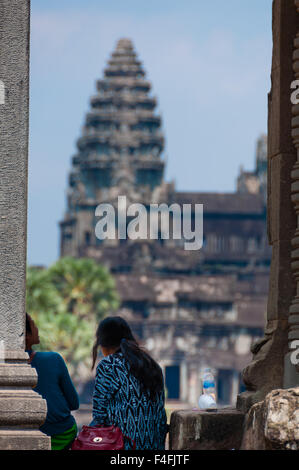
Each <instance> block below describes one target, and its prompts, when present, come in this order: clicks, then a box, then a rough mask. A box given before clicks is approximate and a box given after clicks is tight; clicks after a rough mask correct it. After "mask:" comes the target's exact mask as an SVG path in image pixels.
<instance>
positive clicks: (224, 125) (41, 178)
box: [28, 0, 272, 265]
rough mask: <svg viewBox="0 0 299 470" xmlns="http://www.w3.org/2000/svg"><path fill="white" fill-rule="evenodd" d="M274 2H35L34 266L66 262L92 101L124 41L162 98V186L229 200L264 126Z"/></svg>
mask: <svg viewBox="0 0 299 470" xmlns="http://www.w3.org/2000/svg"><path fill="white" fill-rule="evenodd" d="M271 7H272V0H250V2H246V1H245V0H226V1H225V2H224V1H223V0H213V2H211V1H207V0H185V1H182V0H171V1H170V0H151V1H150V2H149V1H146V0H138V1H137V0H126V1H123V0H110V1H109V2H107V0H105V1H104V0H31V10H32V11H31V65H30V67H31V72H30V74H31V78H30V80H31V84H30V143H29V183H28V184H29V185H28V205H29V207H28V212H29V213H28V263H29V264H31V265H33V264H34V265H49V264H51V263H53V262H55V261H56V260H57V258H58V257H59V225H58V223H59V221H60V220H62V218H63V214H64V212H65V209H66V188H67V177H68V172H69V170H70V162H71V157H72V156H73V155H74V154H75V153H76V140H77V139H78V137H79V136H80V132H81V128H82V126H83V124H84V120H85V115H86V112H87V111H88V109H89V99H90V97H91V96H92V95H94V94H95V82H96V79H98V78H101V77H102V74H103V69H104V68H105V66H106V62H107V59H108V58H109V55H110V54H111V52H112V50H113V49H114V47H115V45H116V42H117V40H118V39H119V38H121V37H128V38H131V39H132V40H133V42H134V45H135V48H136V51H137V53H138V55H139V58H140V59H141V60H142V62H143V65H144V68H145V71H146V72H147V77H148V78H149V79H150V80H151V82H152V84H153V94H154V96H156V97H157V98H158V103H159V107H158V112H159V113H160V114H161V115H162V119H163V131H164V133H165V137H166V148H165V152H164V158H166V159H167V168H166V174H165V177H166V180H168V181H170V180H174V181H175V183H176V188H177V190H180V191H200V192H207V191H208V192H209V191H216V192H227V191H228V192H231V191H234V190H235V184H236V178H237V175H238V173H239V169H240V166H241V165H243V167H244V168H245V169H247V170H252V169H253V168H254V158H255V145H256V139H257V138H258V136H259V135H260V134H261V133H265V132H266V130H267V94H268V92H269V91H270V86H271V82H270V72H271V54H272V32H271V21H272V13H271Z"/></svg>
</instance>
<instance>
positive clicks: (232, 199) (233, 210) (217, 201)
mask: <svg viewBox="0 0 299 470" xmlns="http://www.w3.org/2000/svg"><path fill="white" fill-rule="evenodd" d="M175 202H177V203H178V204H192V205H193V204H203V205H204V213H222V214H251V213H252V214H263V213H264V211H265V203H264V201H263V198H262V197H261V196H259V195H256V194H249V193H243V194H240V193H212V192H211V193H200V192H198V193H196V192H176V193H175Z"/></svg>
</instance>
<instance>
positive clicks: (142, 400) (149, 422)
mask: <svg viewBox="0 0 299 470" xmlns="http://www.w3.org/2000/svg"><path fill="white" fill-rule="evenodd" d="M164 400H165V399H164V390H163V391H161V393H159V394H157V397H156V400H155V401H152V400H150V399H149V397H148V395H147V394H146V393H142V392H141V389H140V384H139V381H138V380H137V379H136V378H135V377H134V376H133V375H132V374H130V372H129V366H128V363H127V361H126V360H125V358H124V356H123V354H122V353H121V352H116V353H114V354H111V355H109V356H107V357H105V358H104V359H103V360H102V361H101V362H100V363H99V365H98V367H97V373H96V380H95V390H94V395H93V421H92V423H91V425H96V424H105V425H107V426H109V425H115V426H117V427H119V428H120V429H121V431H122V433H123V435H125V436H128V437H130V438H131V439H133V440H134V441H135V443H136V449H150V450H163V449H164V448H165V436H166V427H167V424H166V423H167V420H166V412H165V408H164ZM125 449H127V450H128V449H132V447H131V444H130V441H128V440H127V439H126V440H125Z"/></svg>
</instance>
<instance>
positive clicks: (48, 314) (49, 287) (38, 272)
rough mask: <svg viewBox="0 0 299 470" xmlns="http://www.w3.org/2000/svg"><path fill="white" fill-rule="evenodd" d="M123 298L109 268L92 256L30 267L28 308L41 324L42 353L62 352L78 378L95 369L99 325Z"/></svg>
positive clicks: (39, 324) (38, 324)
mask: <svg viewBox="0 0 299 470" xmlns="http://www.w3.org/2000/svg"><path fill="white" fill-rule="evenodd" d="M118 305H119V300H118V296H117V292H116V288H115V283H114V280H113V278H112V277H111V275H110V274H109V272H108V270H107V269H106V268H104V267H103V266H101V265H99V264H97V263H96V262H94V261H93V260H90V259H84V258H82V259H74V258H61V259H60V260H58V261H57V262H56V263H55V264H53V265H52V266H50V267H49V268H48V269H39V268H33V267H31V268H30V267H29V268H28V270H27V295H26V309H27V312H28V313H29V314H30V315H31V316H32V318H33V319H34V321H35V322H36V324H37V326H38V328H39V336H40V345H39V347H38V349H39V350H41V351H57V352H59V353H60V354H61V355H62V356H63V357H64V359H65V360H66V361H67V363H68V366H69V368H70V372H71V373H72V375H73V377H74V379H75V380H76V378H80V377H81V378H83V376H84V371H85V372H86V370H87V369H88V368H89V367H90V356H91V349H92V345H93V341H94V336H95V330H96V327H97V323H98V322H99V320H100V319H101V318H103V317H104V316H105V315H106V314H109V312H111V311H113V310H116V309H117V308H118Z"/></svg>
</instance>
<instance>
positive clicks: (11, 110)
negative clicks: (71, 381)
mask: <svg viewBox="0 0 299 470" xmlns="http://www.w3.org/2000/svg"><path fill="white" fill-rule="evenodd" d="M29 20H30V1H29V0H1V2H0V83H1V85H2V89H4V96H2V100H1V103H0V450H2V449H7V450H9V449H17V450H27V449H28V450H30V449H49V447H50V439H49V438H48V437H47V436H45V435H44V434H43V433H41V432H40V431H39V426H40V425H41V424H42V423H43V422H44V420H45V417H46V411H47V407H46V402H45V400H43V399H42V398H41V396H40V395H38V394H37V393H36V392H34V391H33V390H32V387H34V386H35V385H36V383H37V375H36V371H35V370H34V369H33V368H32V367H31V366H30V365H29V364H28V355H27V354H26V353H25V351H24V343H25V341H24V340H25V334H24V333H25V272H26V233H27V156H28V114H29V113H28V111H29Z"/></svg>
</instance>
